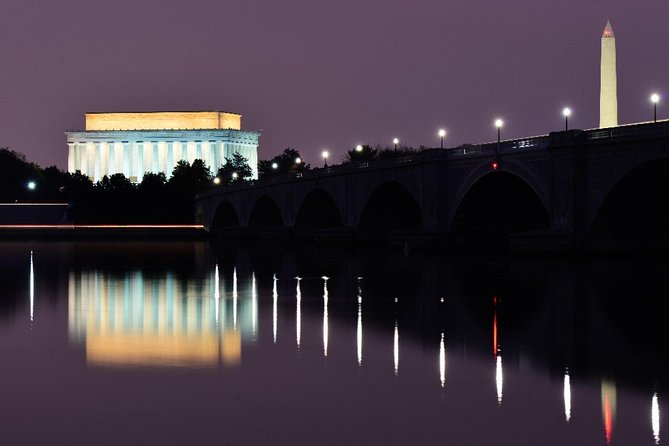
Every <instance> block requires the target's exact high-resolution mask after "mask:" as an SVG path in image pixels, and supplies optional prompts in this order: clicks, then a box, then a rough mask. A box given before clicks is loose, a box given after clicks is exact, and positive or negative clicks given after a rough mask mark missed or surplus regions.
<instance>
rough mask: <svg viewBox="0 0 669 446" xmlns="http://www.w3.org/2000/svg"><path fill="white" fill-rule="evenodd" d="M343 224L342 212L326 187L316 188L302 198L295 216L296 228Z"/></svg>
mask: <svg viewBox="0 0 669 446" xmlns="http://www.w3.org/2000/svg"><path fill="white" fill-rule="evenodd" d="M339 226H343V221H342V217H341V212H340V210H339V207H337V203H336V202H335V200H334V198H332V195H330V194H329V193H328V192H326V191H325V190H324V189H320V188H318V189H314V190H312V191H311V192H309V193H308V194H307V196H306V197H305V198H304V199H303V200H302V203H301V204H300V207H299V208H298V211H297V216H296V217H295V229H297V230H302V231H311V230H315V229H324V228H333V227H339Z"/></svg>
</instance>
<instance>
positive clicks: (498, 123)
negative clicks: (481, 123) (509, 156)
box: [495, 119, 504, 145]
mask: <svg viewBox="0 0 669 446" xmlns="http://www.w3.org/2000/svg"><path fill="white" fill-rule="evenodd" d="M503 126H504V121H502V120H501V119H496V120H495V127H497V144H498V145H499V143H500V142H501V141H502V127H503Z"/></svg>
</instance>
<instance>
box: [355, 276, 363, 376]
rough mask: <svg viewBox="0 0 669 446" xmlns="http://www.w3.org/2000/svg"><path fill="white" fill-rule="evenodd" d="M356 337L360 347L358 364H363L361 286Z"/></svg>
mask: <svg viewBox="0 0 669 446" xmlns="http://www.w3.org/2000/svg"><path fill="white" fill-rule="evenodd" d="M355 338H356V346H357V349H358V365H359V366H362V290H361V289H360V287H358V325H357V330H356V337H355Z"/></svg>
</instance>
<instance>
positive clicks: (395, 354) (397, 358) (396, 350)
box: [393, 319, 400, 375]
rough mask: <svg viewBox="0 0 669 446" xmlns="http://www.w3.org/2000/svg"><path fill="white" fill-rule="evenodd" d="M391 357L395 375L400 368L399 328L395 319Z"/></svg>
mask: <svg viewBox="0 0 669 446" xmlns="http://www.w3.org/2000/svg"><path fill="white" fill-rule="evenodd" d="M393 359H394V360H395V375H397V374H398V372H399V368H400V330H399V328H398V326H397V319H395V333H394V335H393Z"/></svg>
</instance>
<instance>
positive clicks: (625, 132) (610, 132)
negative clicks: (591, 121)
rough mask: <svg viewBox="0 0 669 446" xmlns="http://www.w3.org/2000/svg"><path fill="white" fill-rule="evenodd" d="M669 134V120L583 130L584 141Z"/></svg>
mask: <svg viewBox="0 0 669 446" xmlns="http://www.w3.org/2000/svg"><path fill="white" fill-rule="evenodd" d="M668 134H669V121H660V122H657V123H655V122H643V123H640V124H631V125H622V126H619V127H611V128H606V129H593V130H586V131H584V132H583V139H584V140H585V141H597V140H601V139H608V138H629V137H634V138H639V137H653V136H660V135H668Z"/></svg>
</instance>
